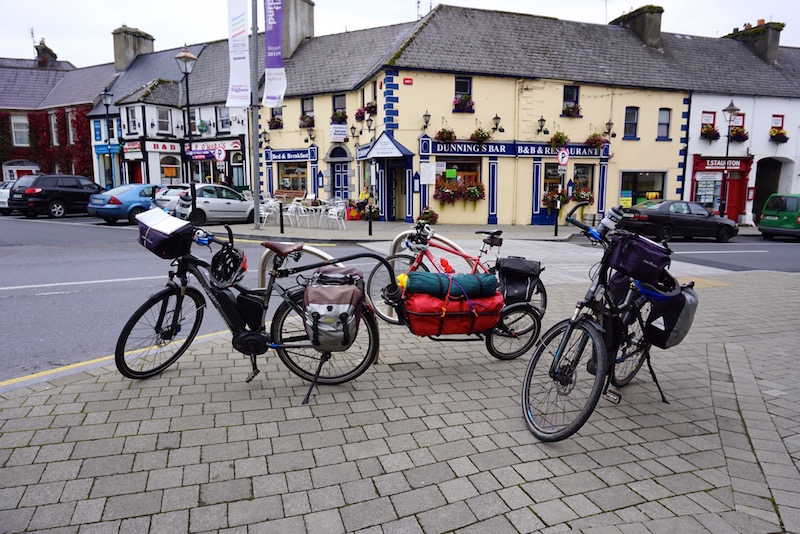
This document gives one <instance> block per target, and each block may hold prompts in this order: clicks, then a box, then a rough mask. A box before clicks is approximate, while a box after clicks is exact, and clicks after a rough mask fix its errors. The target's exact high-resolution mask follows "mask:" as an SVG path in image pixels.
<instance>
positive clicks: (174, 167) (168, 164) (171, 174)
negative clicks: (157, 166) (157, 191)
mask: <svg viewBox="0 0 800 534" xmlns="http://www.w3.org/2000/svg"><path fill="white" fill-rule="evenodd" d="M180 168H181V162H180V160H179V159H178V158H176V157H175V156H162V157H161V183H162V184H179V183H180V182H181V175H180Z"/></svg>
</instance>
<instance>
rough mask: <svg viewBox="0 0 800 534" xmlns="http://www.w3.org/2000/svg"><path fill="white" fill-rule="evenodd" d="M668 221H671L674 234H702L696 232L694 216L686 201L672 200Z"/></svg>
mask: <svg viewBox="0 0 800 534" xmlns="http://www.w3.org/2000/svg"><path fill="white" fill-rule="evenodd" d="M669 221H670V223H672V228H674V231H675V235H702V234H698V233H697V231H698V227H697V225H696V224H695V219H694V216H693V215H692V213H691V211H690V210H689V204H687V203H686V202H673V203H672V204H670V206H669Z"/></svg>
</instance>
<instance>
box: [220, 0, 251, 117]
mask: <svg viewBox="0 0 800 534" xmlns="http://www.w3.org/2000/svg"><path fill="white" fill-rule="evenodd" d="M254 16H255V15H254ZM228 63H229V66H230V76H229V77H228V100H227V101H226V102H225V107H227V108H247V107H250V49H249V48H248V45H247V0H228Z"/></svg>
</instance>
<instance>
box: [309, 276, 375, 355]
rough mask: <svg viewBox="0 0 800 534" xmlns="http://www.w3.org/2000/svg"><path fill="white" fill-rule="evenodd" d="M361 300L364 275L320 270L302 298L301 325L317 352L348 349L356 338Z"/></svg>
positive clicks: (312, 278) (362, 297)
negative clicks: (302, 322) (302, 318)
mask: <svg viewBox="0 0 800 534" xmlns="http://www.w3.org/2000/svg"><path fill="white" fill-rule="evenodd" d="M363 299H364V275H363V273H362V272H361V271H360V270H358V269H356V268H353V267H332V266H327V267H320V268H319V269H317V270H316V271H315V272H314V274H313V276H312V277H311V280H310V281H309V282H308V285H306V289H305V293H304V294H303V310H304V314H305V317H304V323H305V327H306V333H307V334H308V337H309V339H310V340H311V344H312V345H313V346H314V348H315V349H316V350H318V351H320V352H341V351H345V350H347V349H349V348H350V345H352V344H353V341H355V339H356V335H358V325H359V323H360V322H361V306H362V302H363Z"/></svg>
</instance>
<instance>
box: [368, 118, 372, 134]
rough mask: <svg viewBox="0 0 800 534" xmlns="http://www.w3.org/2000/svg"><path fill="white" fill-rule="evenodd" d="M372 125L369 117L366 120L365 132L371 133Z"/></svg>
mask: <svg viewBox="0 0 800 534" xmlns="http://www.w3.org/2000/svg"><path fill="white" fill-rule="evenodd" d="M372 124H373V121H372V117H370V118H368V119H367V131H369V132H371V131H372Z"/></svg>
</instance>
